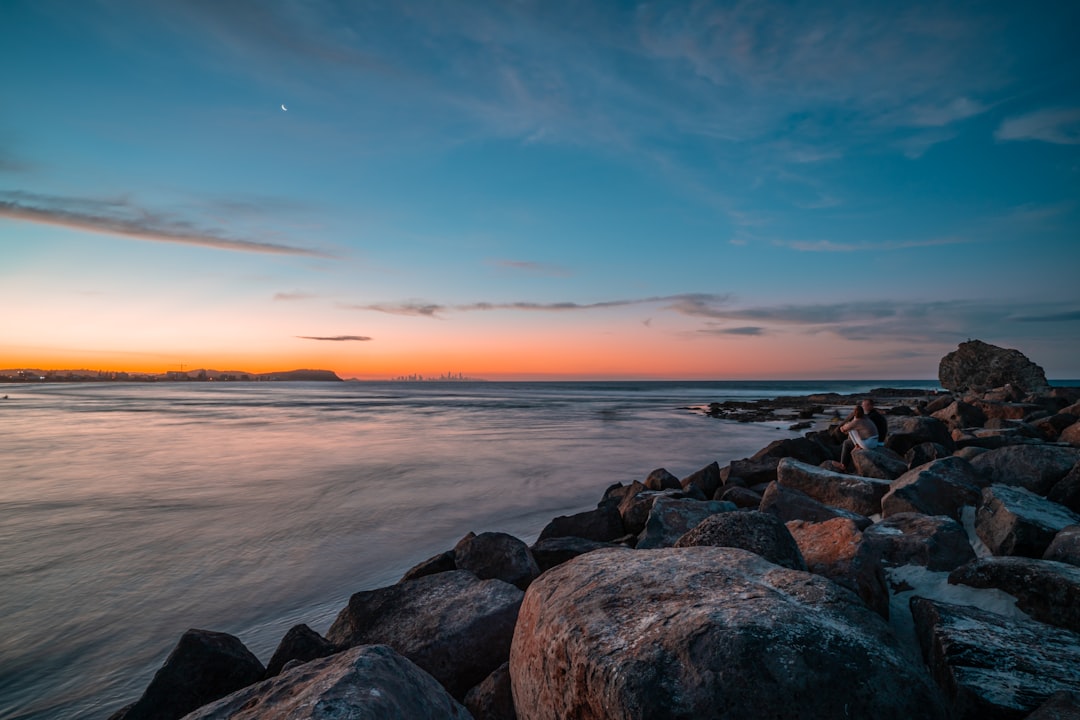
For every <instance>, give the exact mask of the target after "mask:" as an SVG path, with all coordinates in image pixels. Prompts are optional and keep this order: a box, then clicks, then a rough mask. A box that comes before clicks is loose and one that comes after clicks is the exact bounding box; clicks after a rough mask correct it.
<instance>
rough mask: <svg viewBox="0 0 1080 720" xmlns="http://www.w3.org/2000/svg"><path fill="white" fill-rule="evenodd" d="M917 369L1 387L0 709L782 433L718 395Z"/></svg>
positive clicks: (18, 709) (92, 686)
mask: <svg viewBox="0 0 1080 720" xmlns="http://www.w3.org/2000/svg"><path fill="white" fill-rule="evenodd" d="M935 386H936V383H935V382H934V381H896V380H881V381H853V382H839V381H807V382H548V383H509V382H507V383H503V382H491V383H484V382H447V383H431V382H413V383H389V382H385V383H376V382H345V383H287V382H283V383H183V384H180V383H160V384H123V383H97V384H63V383H58V384H41V385H36V384H26V385H23V384H15V385H3V386H0V395H3V394H6V395H8V398H7V399H6V400H0V547H2V550H0V718H2V719H4V720H9V719H15V718H18V719H20V720H30V719H33V720H45V719H46V718H48V719H49V720H84V719H87V720H88V719H91V718H93V719H97V720H104V719H105V718H106V717H108V716H109V715H110V714H111V713H112V712H114V711H115V710H117V709H119V708H120V707H122V706H123V705H125V704H127V703H128V702H132V701H134V700H135V699H137V698H138V696H139V694H140V693H141V692H142V690H143V688H145V687H146V684H147V683H148V682H149V680H150V678H151V677H152V675H153V673H154V671H155V670H156V669H157V668H158V667H160V665H161V663H162V662H163V661H164V659H165V657H166V656H167V655H168V653H169V651H170V650H171V649H172V648H173V646H174V645H175V643H176V641H177V640H178V639H179V638H180V636H181V634H182V633H183V632H184V631H185V630H187V629H189V628H202V629H207V630H217V631H222V632H228V633H231V634H233V635H236V636H238V637H239V638H240V639H241V640H242V641H243V642H244V643H245V644H246V645H247V647H248V648H249V649H250V650H251V651H252V652H254V653H255V654H256V655H257V656H258V657H259V659H260V660H262V661H263V662H264V663H265V662H266V661H267V660H268V659H269V657H270V655H271V653H272V652H273V650H274V648H275V647H276V645H277V643H278V641H279V640H280V638H281V637H282V636H283V635H284V634H285V632H286V631H287V630H288V629H289V628H290V627H292V626H293V625H295V624H297V623H301V622H303V623H307V624H308V625H310V626H311V627H312V628H313V629H314V630H316V631H317V632H320V633H325V632H326V630H327V629H328V627H329V625H330V623H331V622H332V621H333V619H334V617H335V616H336V615H337V613H338V611H339V610H340V609H341V608H342V607H344V606H345V604H346V602H347V600H348V598H349V596H350V595H351V594H352V593H354V592H357V591H359V590H367V589H373V588H376V587H382V586H384V585H389V584H392V583H394V582H396V581H397V580H398V579H399V578H400V577H401V575H402V574H403V573H404V572H405V571H406V570H407V569H409V568H410V567H412V566H413V565H415V564H416V563H418V562H420V561H422V560H425V559H427V558H429V557H431V556H433V555H435V554H437V553H439V552H442V551H443V550H446V549H449V548H452V547H453V546H454V544H455V543H456V542H457V541H458V540H459V539H461V537H462V536H464V535H465V534H466V533H468V532H470V531H473V532H477V533H480V532H485V531H501V532H507V533H510V534H512V535H515V536H517V537H519V538H521V539H522V540H525V541H526V542H529V543H531V542H533V541H534V540H535V539H536V537H537V535H538V534H539V533H540V531H541V529H542V528H543V527H544V525H546V524H547V522H548V521H549V520H550V519H551V518H553V517H555V516H557V515H565V514H570V513H574V512H579V511H582V510H587V509H590V508H592V507H595V505H596V502H597V501H598V500H599V499H600V497H601V495H602V494H603V492H604V490H605V488H607V487H608V486H609V485H611V484H613V483H616V482H622V483H630V482H632V481H634V480H643V479H644V478H645V477H646V476H647V475H648V473H649V472H650V471H652V470H654V469H656V468H660V467H664V468H667V469H668V470H669V471H671V472H672V473H674V474H675V475H677V476H679V477H685V476H686V475H688V474H690V473H691V472H693V471H695V470H698V469H700V468H701V467H704V466H705V465H707V464H709V463H710V462H713V461H714V460H715V461H718V462H719V463H720V464H721V466H723V465H724V464H726V463H727V462H729V461H730V460H733V459H738V458H743V457H747V456H749V455H752V454H753V453H755V452H756V451H757V450H759V449H760V448H762V447H764V446H765V445H767V444H768V443H769V442H771V441H773V440H777V439H781V438H787V437H794V436H796V435H798V433H795V432H791V431H789V430H787V425H786V424H784V423H778V424H742V423H736V422H729V421H723V420H715V419H712V418H709V417H706V416H704V415H703V414H702V413H701V411H700V409H693V408H694V407H698V408H700V406H703V405H706V404H708V403H709V402H713V401H723V400H728V399H743V400H747V399H760V398H770V397H777V396H781V395H806V394H811V393H818V392H840V393H855V392H865V391H867V390H870V389H872V388H877V387H910V388H929V387H935Z"/></svg>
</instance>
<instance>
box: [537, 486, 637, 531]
mask: <svg viewBox="0 0 1080 720" xmlns="http://www.w3.org/2000/svg"><path fill="white" fill-rule="evenodd" d="M635 495H636V493H635ZM624 502H626V499H625V498H624ZM626 532H627V531H626V530H625V529H624V528H623V520H622V516H621V515H620V513H619V507H618V506H616V505H615V504H614V503H601V504H600V506H599V507H598V508H596V509H595V510H586V511H584V512H579V513H575V514H573V515H560V516H558V517H556V518H553V519H552V520H551V522H549V523H548V524H547V525H545V526H544V529H543V530H541V531H540V537H539V538H538V539H540V540H546V539H548V538H555V537H581V538H585V539H586V540H596V541H598V542H607V541H609V540H614V539H616V538H619V537H622V536H623V535H624V534H625V533H626Z"/></svg>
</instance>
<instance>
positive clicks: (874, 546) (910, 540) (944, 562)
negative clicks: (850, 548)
mask: <svg viewBox="0 0 1080 720" xmlns="http://www.w3.org/2000/svg"><path fill="white" fill-rule="evenodd" d="M862 541H863V544H864V545H865V546H866V550H867V552H868V553H869V554H870V555H871V556H872V557H874V558H875V559H877V560H878V561H879V562H881V563H884V564H885V565H888V566H892V567H898V566H901V565H922V566H925V567H926V569H927V570H932V571H942V570H952V569H954V568H957V567H959V566H961V565H963V564H965V563H968V562H971V561H972V560H974V559H975V551H974V550H973V549H972V547H971V543H970V542H968V536H967V532H965V531H964V527H963V526H962V525H961V524H960V523H958V522H957V521H956V520H953V519H952V518H951V517H947V516H944V515H934V516H931V515H922V514H920V513H898V514H896V515H890V516H889V517H887V518H885V519H883V520H882V521H881V522H879V523H875V524H873V525H871V526H870V527H868V528H866V530H864V531H863V534H862Z"/></svg>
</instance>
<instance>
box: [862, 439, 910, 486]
mask: <svg viewBox="0 0 1080 720" xmlns="http://www.w3.org/2000/svg"><path fill="white" fill-rule="evenodd" d="M918 447H922V446H921V445H920V446H918ZM908 452H909V453H910V452H911V451H910V450H909V451H908ZM851 462H852V464H853V465H854V466H855V474H856V475H858V476H860V477H864V478H874V479H876V480H885V481H892V480H895V479H896V478H898V477H900V476H901V475H903V474H904V473H906V472H907V471H908V464H907V461H905V460H904V459H903V458H902V457H900V456H899V455H897V454H896V453H894V452H893V451H892V450H889V449H888V448H884V447H883V448H875V449H873V450H863V449H862V448H859V447H857V448H855V449H854V450H853V451H852V453H851ZM882 494H883V495H884V493H882Z"/></svg>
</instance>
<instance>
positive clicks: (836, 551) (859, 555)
mask: <svg viewBox="0 0 1080 720" xmlns="http://www.w3.org/2000/svg"><path fill="white" fill-rule="evenodd" d="M787 528H788V531H789V532H790V533H791V535H792V537H794V538H795V542H796V543H797V544H798V546H799V551H800V552H801V553H802V555H803V558H804V559H805V561H806V565H807V567H808V568H809V570H810V572H812V573H814V574H815V575H821V576H822V577H827V578H829V579H830V580H832V581H833V582H835V583H836V584H837V585H840V586H841V587H845V588H847V589H848V590H850V591H852V592H853V593H855V594H856V595H858V596H859V598H860V599H861V600H862V601H863V602H864V603H866V606H867V607H868V608H870V609H871V610H873V611H874V612H876V613H877V614H878V615H881V617H883V618H888V617H889V590H888V585H887V578H886V577H885V572H884V570H883V569H882V566H881V563H879V562H877V559H876V558H875V557H873V555H872V554H871V553H869V552H868V551H867V550H868V548H867V547H865V546H864V544H863V536H862V533H861V532H860V531H859V528H858V527H857V526H856V525H855V523H853V522H852V521H851V520H848V519H847V518H834V519H832V520H826V521H825V522H820V523H809V522H805V521H802V520H793V521H791V522H789V523H787Z"/></svg>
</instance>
